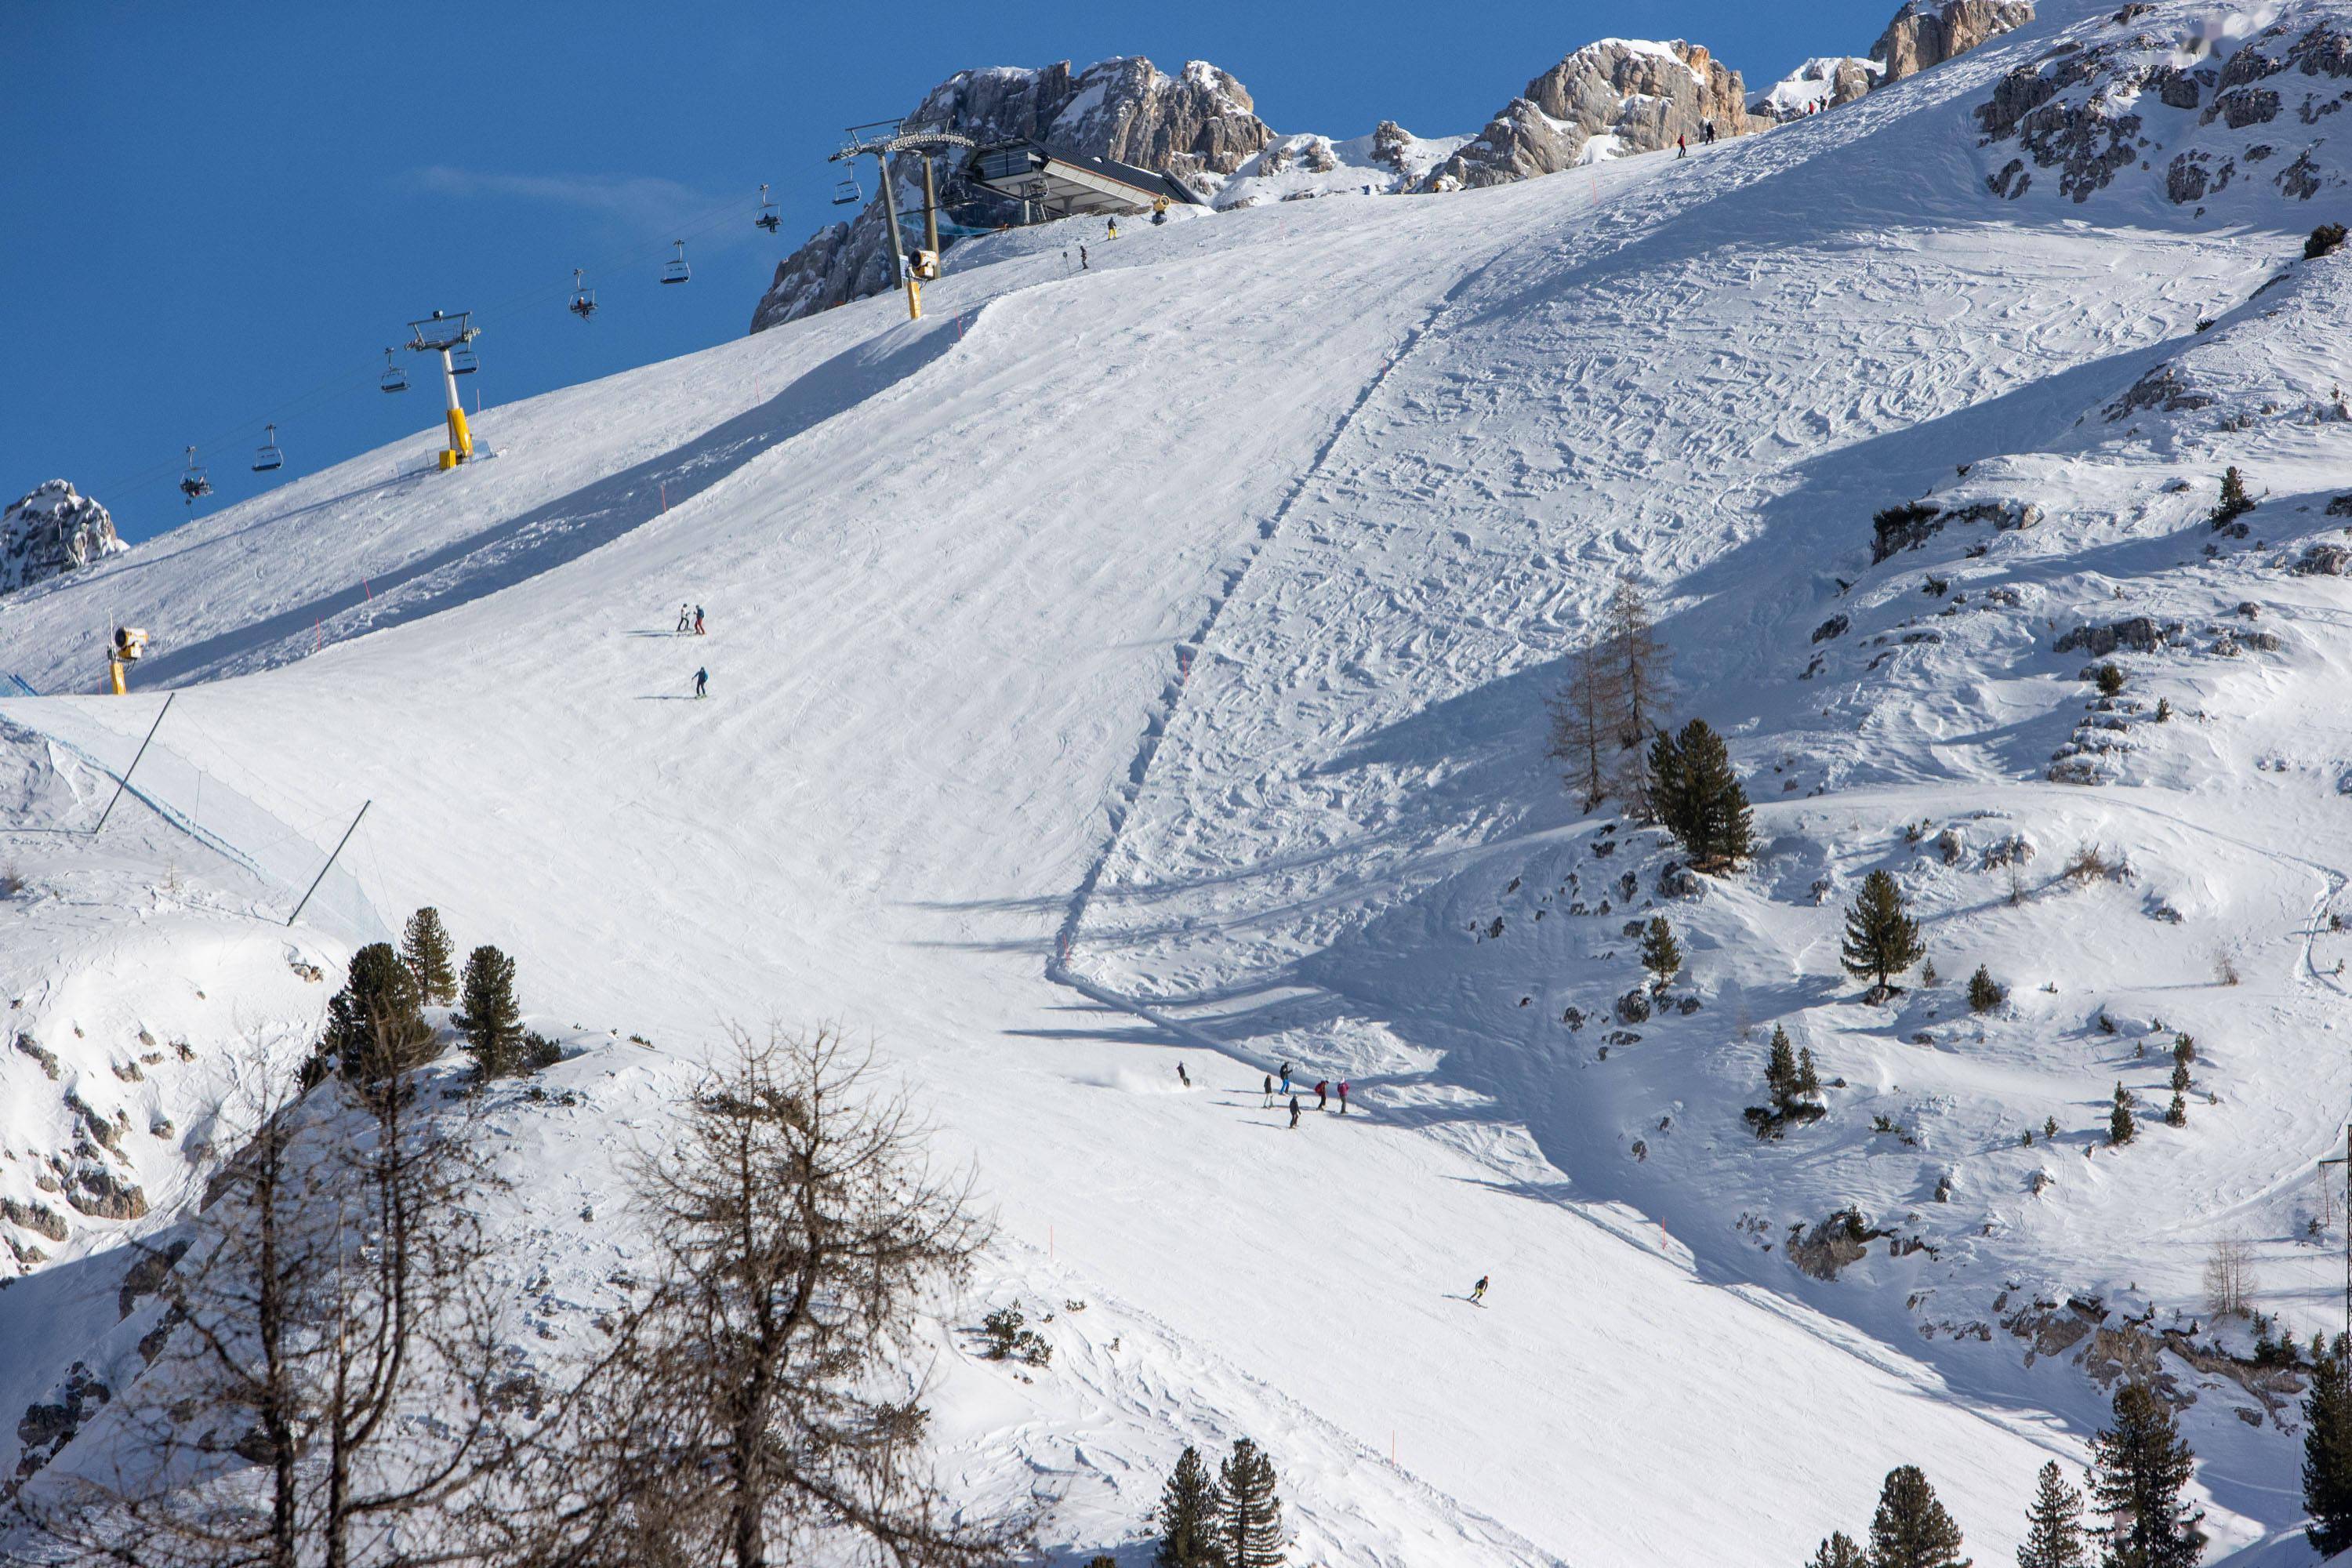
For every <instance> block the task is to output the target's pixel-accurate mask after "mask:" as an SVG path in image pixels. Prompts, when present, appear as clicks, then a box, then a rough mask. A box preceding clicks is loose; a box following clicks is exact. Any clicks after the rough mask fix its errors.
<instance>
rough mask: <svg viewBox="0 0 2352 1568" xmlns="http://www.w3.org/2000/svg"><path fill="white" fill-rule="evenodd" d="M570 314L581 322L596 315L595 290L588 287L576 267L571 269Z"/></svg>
mask: <svg viewBox="0 0 2352 1568" xmlns="http://www.w3.org/2000/svg"><path fill="white" fill-rule="evenodd" d="M569 309H570V310H571V311H572V314H573V315H575V316H577V317H579V318H580V319H581V320H582V321H586V320H587V319H588V318H589V317H591V316H593V315H594V314H595V313H596V290H594V289H591V288H589V287H588V281H587V279H586V278H585V277H584V276H583V275H582V273H581V270H580V268H577V267H575V268H572V303H571V305H570V307H569Z"/></svg>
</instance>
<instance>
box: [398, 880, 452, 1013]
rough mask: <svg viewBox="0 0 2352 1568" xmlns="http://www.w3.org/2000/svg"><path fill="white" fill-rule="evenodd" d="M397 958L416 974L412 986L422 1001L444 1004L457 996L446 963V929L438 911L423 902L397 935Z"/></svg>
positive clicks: (447, 952) (447, 944)
mask: <svg viewBox="0 0 2352 1568" xmlns="http://www.w3.org/2000/svg"><path fill="white" fill-rule="evenodd" d="M400 961H401V962H402V963H405V964H406V965H408V973H411V974H412V975H415V977H416V989H417V992H418V994H421V995H422V996H423V997H424V998H425V1001H426V1003H428V1004H429V1005H433V1006H436V1007H446V1006H447V1005H449V1004H450V1003H452V1002H455V1001H456V1000H457V973H456V972H455V971H453V970H452V969H451V968H450V966H449V931H448V928H447V927H446V926H444V925H443V924H442V923H441V911H440V910H436V909H435V908H433V907H432V906H431V905H429V904H428V905H426V906H425V908H424V909H421V910H417V911H416V912H415V914H413V915H411V916H409V917H408V928H407V929H406V930H405V931H402V932H401V935H400Z"/></svg>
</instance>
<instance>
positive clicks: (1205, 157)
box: [751, 56, 1274, 332]
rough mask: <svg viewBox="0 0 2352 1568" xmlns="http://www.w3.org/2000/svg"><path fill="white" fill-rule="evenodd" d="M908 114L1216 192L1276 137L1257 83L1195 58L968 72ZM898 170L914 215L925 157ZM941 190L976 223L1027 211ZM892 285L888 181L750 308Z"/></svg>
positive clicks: (901, 200)
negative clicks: (1170, 63)
mask: <svg viewBox="0 0 2352 1568" xmlns="http://www.w3.org/2000/svg"><path fill="white" fill-rule="evenodd" d="M906 124H907V127H908V129H909V130H913V129H917V128H922V129H928V130H936V131H952V132H958V133H959V134H961V135H965V136H969V137H971V138H972V139H973V140H974V141H976V142H981V143H982V145H985V144H987V143H989V142H1004V141H1012V140H1014V139H1016V138H1026V139H1030V140H1034V141H1037V142H1045V143H1046V144H1047V145H1049V146H1053V147H1058V148H1062V149H1065V150H1067V151H1069V152H1074V153H1091V154H1093V155H1094V156H1097V157H1103V158H1114V159H1117V160H1118V162H1120V163H1132V164H1135V165H1136V166H1138V167H1139V168H1145V169H1151V170H1156V171H1160V172H1164V173H1167V174H1174V175H1175V176H1177V178H1179V179H1181V180H1182V181H1184V182H1185V183H1186V184H1189V185H1191V186H1192V188H1193V189H1194V190H1196V191H1198V192H1200V193H1201V195H1203V196H1209V195H1213V194H1214V193H1215V191H1216V190H1217V188H1218V187H1219V186H1220V185H1221V184H1223V180H1224V177H1225V176H1227V175H1229V174H1233V173H1234V171H1235V170H1236V169H1238V168H1240V167H1241V165H1242V164H1243V163H1244V161H1246V160H1248V159H1249V158H1251V157H1253V156H1255V154H1256V153H1257V152H1258V151H1259V150H1260V149H1261V148H1264V147H1265V146H1266V145H1267V144H1268V143H1269V142H1272V141H1273V140H1274V132H1272V131H1270V130H1268V129H1267V127H1266V124H1265V121H1262V120H1260V119H1259V118H1258V117H1257V114H1256V112H1255V104H1254V103H1253V102H1252V101H1251V100H1250V95H1249V89H1247V88H1245V87H1244V86H1243V85H1242V84H1241V83H1240V82H1239V81H1236V80H1235V79H1234V78H1233V77H1232V76H1231V75H1229V74H1228V73H1226V72H1224V71H1222V70H1219V69H1218V68H1216V67H1215V66H1213V65H1210V64H1209V63H1208V62H1206V61H1204V60H1192V61H1188V62H1187V63H1186V64H1185V66H1184V68H1183V69H1182V70H1181V71H1180V72H1178V73H1177V74H1176V75H1174V76H1170V75H1168V74H1167V73H1165V72H1163V71H1161V70H1160V69H1159V68H1157V67H1156V66H1154V65H1153V64H1152V63H1151V62H1150V60H1148V59H1144V58H1141V57H1140V56H1120V57H1118V58H1112V59H1107V60H1097V61H1096V62H1095V63H1094V64H1093V65H1090V66H1088V67H1087V68H1085V69H1084V70H1080V71H1076V72H1074V71H1072V70H1071V68H1070V63H1069V62H1068V61H1067V60H1064V61H1062V62H1060V63H1059V64H1057V65H1051V66H1046V67H1045V68H1042V69H1035V70H1032V69H1024V68H1011V67H998V68H992V69H988V70H971V71H959V72H957V73H956V74H955V75H954V76H951V77H950V78H949V79H947V80H945V81H943V82H941V83H940V85H939V86H937V87H935V88H933V89H931V90H930V92H929V93H928V94H927V95H926V96H925V97H924V99H923V101H922V103H921V104H920V105H919V106H918V107H917V108H916V110H915V111H914V112H913V113H911V114H909V115H908V116H907V120H906ZM871 168H872V164H871V163H868V162H866V161H864V160H861V161H860V167H859V170H858V174H859V177H860V178H861V179H868V178H870V171H871ZM940 173H941V174H946V173H947V170H946V169H945V168H942V169H941V170H940ZM892 174H893V177H894V178H895V179H896V180H897V182H898V204H899V208H898V210H899V219H900V221H901V222H902V223H905V222H907V221H908V218H909V217H910V216H911V215H913V214H916V213H918V212H919V210H920V208H921V205H922V195H921V193H922V165H921V163H919V161H918V160H917V159H916V158H914V157H913V156H911V155H909V156H902V157H900V158H899V159H898V160H897V161H896V166H895V167H894V168H893V170H892ZM940 204H941V205H943V206H946V207H949V208H950V209H952V211H953V212H954V214H955V216H956V218H957V220H958V221H960V222H961V223H963V224H965V225H968V226H973V227H982V228H985V227H990V226H994V225H996V224H1001V223H1007V222H1012V221H1014V220H1015V219H1017V218H1018V216H1019V211H1018V208H1017V206H1016V205H1014V204H1013V203H1010V202H1006V201H1004V200H1003V199H1002V198H1000V197H998V196H996V195H992V193H990V192H988V191H985V190H982V189H980V188H979V187H977V186H973V185H970V184H966V183H965V182H964V181H962V180H961V179H960V178H955V177H950V178H949V179H948V181H947V184H945V186H944V187H943V188H942V189H941V190H940ZM918 221H919V220H918ZM908 243H912V237H911V236H910V237H909V239H908ZM890 284H891V268H890V233H889V220H888V218H887V216H885V214H884V211H883V207H882V199H881V195H880V194H879V193H878V192H877V193H875V194H874V195H873V196H872V198H871V199H870V200H868V201H867V203H866V207H865V209H864V210H863V211H861V212H860V213H859V214H858V215H857V216H856V219H854V220H853V221H851V222H848V223H836V224H828V225H827V226H824V228H821V229H819V230H818V231H817V232H816V233H815V234H814V235H812V236H810V237H809V239H808V241H807V243H806V244H804V245H803V246H802V247H800V248H799V249H798V250H795V251H794V252H793V254H792V255H790V256H788V257H786V258H784V259H783V261H782V262H781V263H780V264H779V265H778V266H777V268H776V276H775V279H774V280H773V281H772V283H771V284H770V285H769V287H768V291H767V293H766V294H764V295H763V296H761V300H760V303H759V307H758V309H756V310H753V311H752V313H751V330H752V331H755V332H757V331H764V330H765V329H767V328H769V327H772V326H777V325H779V324H781V323H782V322H785V321H794V320H797V319H798V318H800V317H802V316H805V315H808V314H810V313H811V312H813V311H816V310H825V309H828V308H830V307H832V306H835V305H838V304H840V303H841V302H842V301H844V300H856V299H860V298H862V297H864V296H866V295H867V294H874V293H878V292H880V291H881V290H883V289H887V288H889V287H890Z"/></svg>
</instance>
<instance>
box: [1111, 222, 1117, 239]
mask: <svg viewBox="0 0 2352 1568" xmlns="http://www.w3.org/2000/svg"><path fill="white" fill-rule="evenodd" d="M1110 237H1112V238H1113V239H1117V238H1118V219H1117V218H1113V219H1111V220H1110Z"/></svg>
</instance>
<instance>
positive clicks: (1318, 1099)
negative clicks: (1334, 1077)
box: [1315, 1078, 1331, 1110]
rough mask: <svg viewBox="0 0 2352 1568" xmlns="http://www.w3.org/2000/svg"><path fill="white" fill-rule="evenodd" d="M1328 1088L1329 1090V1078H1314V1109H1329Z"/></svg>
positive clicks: (1329, 1093) (1329, 1094)
mask: <svg viewBox="0 0 2352 1568" xmlns="http://www.w3.org/2000/svg"><path fill="white" fill-rule="evenodd" d="M1330 1090H1331V1080H1330V1079H1326V1078H1318V1079H1316V1080H1315V1109H1316V1110H1330V1109H1331V1092H1330Z"/></svg>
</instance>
